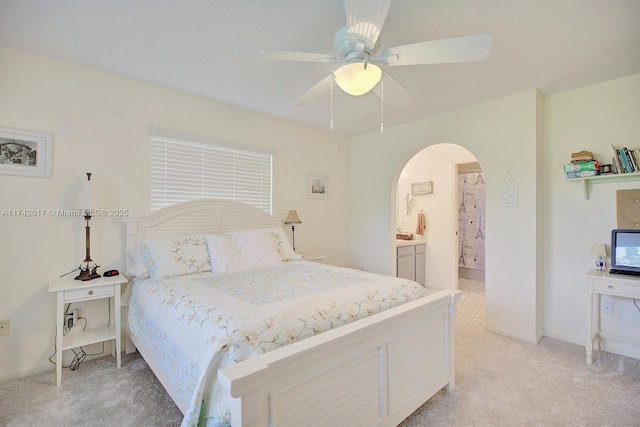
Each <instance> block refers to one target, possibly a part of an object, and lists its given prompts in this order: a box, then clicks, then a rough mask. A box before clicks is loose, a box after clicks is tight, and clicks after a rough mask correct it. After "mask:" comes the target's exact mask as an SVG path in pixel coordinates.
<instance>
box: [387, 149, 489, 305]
mask: <svg viewBox="0 0 640 427" xmlns="http://www.w3.org/2000/svg"><path fill="white" fill-rule="evenodd" d="M479 170H481V168H480V164H479V163H478V161H477V159H476V158H475V156H474V155H473V154H472V153H471V152H469V151H468V150H467V149H466V148H464V147H461V146H459V145H456V144H449V143H441V144H434V145H431V146H429V147H426V148H424V149H422V150H421V151H419V152H418V153H416V154H415V155H414V156H413V157H412V158H411V159H409V160H408V161H407V163H406V164H405V166H404V168H403V169H402V171H401V173H400V176H399V179H398V185H397V190H396V231H397V232H400V233H404V234H413V238H417V239H420V240H422V241H424V243H425V263H424V264H425V274H424V277H425V286H427V287H429V288H436V289H459V287H460V286H459V283H460V282H459V279H460V278H462V279H464V280H469V278H468V277H467V276H468V274H467V273H468V272H469V271H472V270H471V269H470V268H465V269H464V270H459V261H460V256H461V255H464V253H463V252H461V251H460V248H461V247H462V246H460V243H461V242H460V241H459V232H460V220H459V212H458V209H459V208H460V200H459V193H460V191H461V190H460V188H459V186H460V184H459V179H460V175H459V172H462V173H464V172H468V171H479ZM476 173H477V172H476ZM469 176H470V175H469ZM425 183H429V184H428V185H426V184H425ZM425 185H426V186H427V187H428V188H430V192H420V191H418V192H417V193H416V192H415V191H412V190H413V189H421V188H423V187H425ZM481 195H482V197H483V199H482V202H483V203H482V206H484V191H483V192H482V193H481ZM471 206H478V204H477V203H476V202H475V200H474V202H473V205H471ZM470 210H471V209H470ZM483 212H484V211H483ZM420 216H424V219H423V220H424V233H423V234H422V235H416V231H417V225H418V221H419V218H420ZM474 221H477V220H474ZM481 221H482V222H484V218H482V220H481ZM481 225H482V233H484V224H481ZM482 237H484V235H483V236H482ZM398 244H399V243H398V242H396V245H398ZM473 248H474V249H477V250H478V251H479V249H480V247H479V246H478V247H477V248H476V245H473ZM481 248H482V250H483V252H482V253H481V254H480V252H477V253H475V254H473V255H472V257H475V259H476V260H477V259H481V261H482V263H483V262H484V244H483V245H481ZM468 253H469V251H467V254H468ZM474 269H475V270H477V269H476V268H474ZM459 276H460V278H459ZM471 280H476V281H477V282H481V283H482V288H483V289H482V291H483V292H484V268H483V269H482V273H475V275H474V276H473V277H472V278H471ZM483 308H484V307H483Z"/></svg>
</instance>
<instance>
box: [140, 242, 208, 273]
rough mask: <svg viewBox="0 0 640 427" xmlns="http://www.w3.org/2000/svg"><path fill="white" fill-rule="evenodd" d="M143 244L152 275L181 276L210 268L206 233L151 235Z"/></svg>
mask: <svg viewBox="0 0 640 427" xmlns="http://www.w3.org/2000/svg"><path fill="white" fill-rule="evenodd" d="M140 247H141V249H142V254H143V257H144V263H145V266H146V267H147V268H148V269H149V272H150V273H151V276H152V277H164V276H179V275H183V274H191V273H203V272H207V271H211V262H210V261H209V251H208V250H207V242H206V240H205V237H204V236H203V235H187V234H181V235H167V236H152V237H149V238H146V239H144V240H143V241H142V242H141V244H140Z"/></svg>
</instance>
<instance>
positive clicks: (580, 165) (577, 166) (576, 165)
mask: <svg viewBox="0 0 640 427" xmlns="http://www.w3.org/2000/svg"><path fill="white" fill-rule="evenodd" d="M596 170H600V164H599V163H598V161H597V160H591V161H584V162H571V163H568V164H566V165H564V171H565V173H566V172H581V171H596Z"/></svg>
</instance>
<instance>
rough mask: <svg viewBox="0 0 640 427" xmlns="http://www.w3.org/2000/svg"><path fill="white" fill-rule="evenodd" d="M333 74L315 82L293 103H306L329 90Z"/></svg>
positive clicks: (315, 99) (313, 100)
mask: <svg viewBox="0 0 640 427" xmlns="http://www.w3.org/2000/svg"><path fill="white" fill-rule="evenodd" d="M332 80H333V76H332V75H331V74H329V75H328V76H327V77H325V78H324V79H322V80H320V81H319V82H318V83H316V84H315V85H314V86H313V87H312V88H311V89H309V90H308V91H306V92H305V93H304V94H303V95H302V96H301V97H300V98H298V99H297V100H296V102H294V103H293V105H306V104H311V103H312V102H315V101H317V100H318V99H319V98H320V97H321V96H322V95H324V94H326V93H329V92H330V91H331V84H332Z"/></svg>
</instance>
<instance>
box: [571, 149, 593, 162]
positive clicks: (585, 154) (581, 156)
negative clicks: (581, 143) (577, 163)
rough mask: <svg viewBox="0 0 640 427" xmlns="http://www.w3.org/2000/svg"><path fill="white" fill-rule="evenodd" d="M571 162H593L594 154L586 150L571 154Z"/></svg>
mask: <svg viewBox="0 0 640 427" xmlns="http://www.w3.org/2000/svg"><path fill="white" fill-rule="evenodd" d="M571 160H593V153H592V152H591V151H586V150H582V151H578V152H577V153H571Z"/></svg>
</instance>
